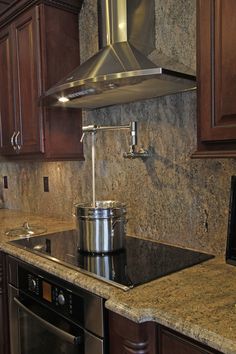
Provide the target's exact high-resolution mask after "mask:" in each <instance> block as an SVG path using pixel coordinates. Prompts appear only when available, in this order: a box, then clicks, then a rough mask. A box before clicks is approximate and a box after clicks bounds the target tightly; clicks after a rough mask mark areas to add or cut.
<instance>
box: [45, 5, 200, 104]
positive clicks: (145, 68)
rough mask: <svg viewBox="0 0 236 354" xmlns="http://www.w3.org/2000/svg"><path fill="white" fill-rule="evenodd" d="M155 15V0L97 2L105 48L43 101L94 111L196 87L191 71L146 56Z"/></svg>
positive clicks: (58, 84) (48, 92) (59, 84)
mask: <svg viewBox="0 0 236 354" xmlns="http://www.w3.org/2000/svg"><path fill="white" fill-rule="evenodd" d="M154 13H155V7H154V0H132V1H131V0H99V14H100V15H101V17H100V18H101V21H99V35H100V44H101V46H102V49H101V50H100V51H99V52H98V53H96V54H95V55H94V56H92V57H91V58H90V59H88V60H87V61H86V62H84V63H83V64H82V65H80V66H79V67H78V68H76V69H75V70H74V71H73V72H72V73H70V74H69V75H68V76H67V77H65V78H64V79H62V80H61V81H60V82H58V83H57V84H56V85H55V86H53V87H52V88H50V89H49V90H48V91H46V93H45V94H44V96H43V97H42V98H43V102H44V103H45V104H48V105H52V106H64V107H71V108H85V109H86V108H87V109H93V108H98V107H105V106H111V105H114V104H121V103H127V102H133V101H140V100H143V99H149V98H154V97H158V96H163V95H169V94H174V93H177V92H183V91H186V90H192V89H195V88H196V82H195V77H194V76H193V75H189V74H186V73H183V72H179V71H175V70H170V69H167V68H166V67H165V65H161V62H163V57H162V59H160V60H158V58H157V59H156V60H155V62H158V65H156V64H154V63H153V62H152V61H151V60H149V59H148V57H147V55H148V54H149V53H150V52H151V51H152V50H153V49H154V37H155V36H154V29H155V19H154ZM159 61H160V63H159ZM159 64H160V65H159Z"/></svg>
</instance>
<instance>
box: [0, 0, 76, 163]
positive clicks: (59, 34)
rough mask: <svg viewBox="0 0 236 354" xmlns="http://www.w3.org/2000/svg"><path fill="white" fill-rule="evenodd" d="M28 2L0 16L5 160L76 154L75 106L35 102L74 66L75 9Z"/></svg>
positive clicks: (0, 91) (0, 118)
mask: <svg viewBox="0 0 236 354" xmlns="http://www.w3.org/2000/svg"><path fill="white" fill-rule="evenodd" d="M19 3H20V2H18V6H19ZM23 3H24V1H23ZM32 3H33V6H31V7H27V9H25V8H24V6H23V5H22V6H23V7H22V8H18V9H17V13H15V12H14V11H13V10H14V7H13V8H12V9H11V11H12V17H13V18H12V19H11V11H10V14H9V16H5V17H4V19H3V20H2V21H1V18H0V77H1V86H0V128H1V139H0V143H1V145H0V152H1V154H3V155H7V156H8V157H9V158H10V159H16V158H17V159H27V158H32V157H33V158H34V159H37V158H39V159H46V160H47V159H48V160H57V159H82V158H83V151H82V144H81V143H80V137H81V126H82V123H81V119H82V118H81V110H79V109H76V110H73V109H66V108H65V109H63V108H61V109H60V108H48V107H44V106H43V105H42V102H40V96H41V95H42V93H43V92H44V90H47V89H48V88H49V87H51V86H52V85H54V84H55V83H56V82H57V81H59V80H60V79H61V78H62V77H63V76H65V75H66V74H68V73H69V72H70V71H71V70H73V69H74V68H75V67H76V66H77V65H79V33H78V12H76V11H72V10H71V9H70V10H68V8H67V7H66V5H65V6H64V7H63V2H60V6H59V7H58V6H57V2H54V3H53V2H51V1H41V2H36V3H34V2H32ZM27 4H28V3H27ZM67 5H68V4H67ZM20 10H21V11H20ZM13 15H14V16H13Z"/></svg>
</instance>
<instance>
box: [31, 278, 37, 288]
mask: <svg viewBox="0 0 236 354" xmlns="http://www.w3.org/2000/svg"><path fill="white" fill-rule="evenodd" d="M36 288H37V282H36V280H35V279H30V290H31V291H34V290H36Z"/></svg>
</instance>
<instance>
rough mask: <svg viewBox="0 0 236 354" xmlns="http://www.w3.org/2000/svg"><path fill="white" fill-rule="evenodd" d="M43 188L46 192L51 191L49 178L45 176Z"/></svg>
mask: <svg viewBox="0 0 236 354" xmlns="http://www.w3.org/2000/svg"><path fill="white" fill-rule="evenodd" d="M43 190H44V192H49V178H48V177H43Z"/></svg>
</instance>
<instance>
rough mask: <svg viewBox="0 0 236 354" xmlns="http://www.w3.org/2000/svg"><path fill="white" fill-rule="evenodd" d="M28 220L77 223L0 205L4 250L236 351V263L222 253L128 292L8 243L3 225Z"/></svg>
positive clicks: (129, 313)
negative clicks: (3, 208) (223, 256)
mask: <svg viewBox="0 0 236 354" xmlns="http://www.w3.org/2000/svg"><path fill="white" fill-rule="evenodd" d="M26 218H27V219H26ZM25 220H27V221H30V222H32V223H34V224H37V223H38V224H42V223H44V225H45V227H46V228H47V229H48V231H49V232H54V231H62V230H66V229H71V228H72V227H73V226H74V223H73V220H69V221H68V222H67V221H60V220H55V219H49V218H45V217H43V218H42V217H39V216H33V215H29V214H26V213H20V212H16V211H9V210H0V245H1V249H2V250H3V251H5V252H7V253H9V254H11V255H14V256H16V257H18V258H20V259H22V260H24V261H26V262H28V263H30V264H33V265H35V266H37V267H39V268H41V269H43V270H45V271H48V272H50V273H51V274H54V275H56V276H58V277H61V278H63V279H65V280H67V281H69V282H71V283H73V284H75V285H78V286H80V287H82V288H84V289H86V290H89V291H91V292H94V293H95V294H97V295H100V296H102V297H104V298H105V299H107V301H106V307H107V308H108V309H109V310H111V311H114V312H116V313H118V314H120V315H123V316H125V317H127V318H129V319H131V320H133V321H135V322H145V321H155V322H157V323H160V324H163V325H165V326H167V327H169V328H172V329H174V330H176V331H178V332H180V333H183V334H185V335H187V336H189V337H191V338H193V339H196V340H198V341H199V342H202V343H205V344H207V345H209V346H210V347H212V348H215V349H217V350H219V351H222V352H223V353H225V354H236V282H235V279H236V267H234V266H231V265H227V264H225V262H224V260H223V259H222V258H215V259H213V260H210V261H207V262H205V263H202V264H199V265H196V266H194V267H191V268H188V269H185V270H183V271H180V272H177V273H174V274H172V275H169V276H166V277H163V278H161V279H159V280H155V281H152V282H150V283H147V284H146V285H142V286H139V287H137V288H135V289H132V290H130V291H129V292H124V291H122V290H120V289H117V288H115V287H113V286H111V285H108V284H105V283H103V282H101V281H99V280H97V279H94V278H92V277H89V276H86V275H84V274H82V273H80V272H78V271H75V270H72V269H69V268H66V267H64V266H61V265H60V264H56V263H52V262H51V261H49V260H47V259H45V258H42V257H40V256H36V255H34V254H32V253H29V252H28V251H24V250H19V249H18V248H16V247H14V246H12V245H10V244H9V243H7V241H9V237H7V236H6V235H5V230H6V229H7V228H9V227H14V226H19V225H21V224H22V223H23V222H24V221H25Z"/></svg>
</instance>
